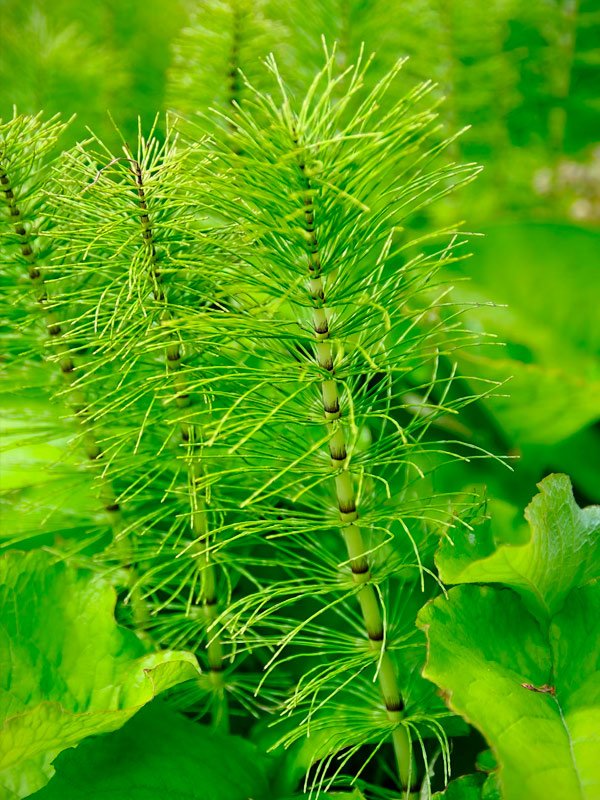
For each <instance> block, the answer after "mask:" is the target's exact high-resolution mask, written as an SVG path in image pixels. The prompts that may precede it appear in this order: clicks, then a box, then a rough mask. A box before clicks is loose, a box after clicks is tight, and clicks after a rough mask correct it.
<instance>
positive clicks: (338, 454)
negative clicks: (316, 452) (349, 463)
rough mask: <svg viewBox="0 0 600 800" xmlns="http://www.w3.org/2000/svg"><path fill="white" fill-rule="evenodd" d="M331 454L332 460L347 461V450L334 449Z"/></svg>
mask: <svg viewBox="0 0 600 800" xmlns="http://www.w3.org/2000/svg"><path fill="white" fill-rule="evenodd" d="M330 456H331V459H332V461H345V460H346V450H345V449H344V450H332V451H331V452H330Z"/></svg>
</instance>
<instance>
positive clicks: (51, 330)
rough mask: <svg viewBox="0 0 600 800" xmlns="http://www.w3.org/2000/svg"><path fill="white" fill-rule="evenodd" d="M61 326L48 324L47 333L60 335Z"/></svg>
mask: <svg viewBox="0 0 600 800" xmlns="http://www.w3.org/2000/svg"><path fill="white" fill-rule="evenodd" d="M61 330H62V329H61V327H60V325H49V326H48V333H49V334H50V336H60V334H61Z"/></svg>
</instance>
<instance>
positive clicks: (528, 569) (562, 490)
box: [436, 475, 600, 614]
mask: <svg viewBox="0 0 600 800" xmlns="http://www.w3.org/2000/svg"><path fill="white" fill-rule="evenodd" d="M538 487H539V489H540V493H539V494H537V495H536V496H535V497H534V498H533V500H532V501H531V503H530V504H529V505H528V506H527V508H526V510H525V518H526V519H527V521H528V523H529V530H530V533H529V538H528V540H526V541H525V542H524V541H523V531H521V530H520V529H519V528H518V527H516V526H515V527H512V528H511V527H510V526H509V524H506V525H504V526H503V533H502V535H503V538H504V540H503V541H496V542H494V541H493V533H494V531H493V529H492V528H490V527H489V526H487V527H486V526H479V527H478V528H476V529H475V532H471V531H466V532H463V531H459V532H457V534H456V536H455V537H454V541H453V543H452V542H449V541H447V540H446V541H444V542H443V543H442V545H441V547H440V549H439V551H438V553H437V556H436V563H437V566H438V569H439V572H440V576H441V578H442V580H443V581H445V582H446V583H502V584H505V585H506V586H510V587H511V588H513V589H514V590H515V591H517V592H519V594H521V595H522V596H523V598H524V599H525V601H526V602H527V604H528V605H529V607H530V608H534V609H536V610H539V611H541V612H542V613H544V614H552V613H554V612H555V611H557V610H558V609H559V608H560V606H561V605H562V603H563V601H564V598H565V597H566V595H567V594H568V592H569V591H570V590H571V589H573V588H576V587H578V586H582V585H584V584H585V583H587V582H588V581H589V580H591V579H592V578H597V577H599V575H600V552H599V551H600V506H589V507H588V508H584V509H581V508H579V506H578V505H577V504H576V502H575V500H574V498H573V492H572V489H571V483H570V481H569V478H568V477H567V476H566V475H549V476H548V477H547V478H544V480H543V481H541V482H540V483H539V484H538Z"/></svg>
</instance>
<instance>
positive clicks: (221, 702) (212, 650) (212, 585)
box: [125, 149, 229, 730]
mask: <svg viewBox="0 0 600 800" xmlns="http://www.w3.org/2000/svg"><path fill="white" fill-rule="evenodd" d="M125 153H126V155H127V160H128V162H129V164H130V168H131V172H132V174H133V177H134V180H135V185H136V191H137V197H138V204H139V207H140V225H141V231H142V239H143V246H144V247H145V249H146V252H147V254H148V264H149V269H150V278H151V280H152V296H153V298H154V300H155V301H156V302H157V303H160V304H161V305H162V306H163V310H162V317H161V319H162V321H163V322H168V321H171V320H173V319H174V315H173V313H172V312H171V310H170V309H169V304H168V297H167V293H166V291H165V289H164V287H163V285H162V276H161V274H160V268H159V265H158V257H157V252H156V243H155V240H154V233H153V230H152V223H151V220H150V214H149V209H148V202H147V198H146V189H145V185H144V174H143V171H142V166H141V164H140V163H139V161H137V160H136V159H134V158H133V157H132V155H131V153H130V152H129V151H128V150H127V149H126V150H125ZM166 338H167V343H166V348H165V360H166V366H167V370H168V372H169V375H170V376H171V379H172V381H173V388H174V393H175V402H176V403H177V406H178V407H179V408H188V407H189V406H191V404H192V399H191V396H190V394H189V391H188V387H187V384H186V381H185V378H184V376H183V373H182V353H181V347H180V344H179V341H178V339H177V337H176V335H174V334H171V333H167V334H166ZM180 433H181V438H182V441H183V442H184V444H185V445H186V446H187V448H188V463H187V471H188V485H189V486H190V487H191V490H190V506H191V513H190V527H191V529H192V533H193V535H194V537H195V539H196V540H197V544H196V546H195V547H194V548H192V553H193V554H194V555H195V557H196V559H197V563H198V570H199V573H200V602H201V605H202V611H203V615H204V619H205V626H206V631H207V633H208V631H209V630H210V627H211V625H212V624H213V622H214V621H215V620H216V618H217V616H218V614H217V604H218V596H217V576H216V571H215V565H214V563H213V561H212V560H211V558H210V552H209V536H210V531H209V528H208V519H207V510H206V502H205V499H204V497H203V495H202V492H198V491H197V486H198V484H199V483H201V482H202V479H203V478H204V470H203V468H202V462H201V459H200V458H199V456H198V455H197V454H195V452H194V451H196V450H197V447H198V441H199V439H198V433H199V432H198V429H197V426H196V425H194V424H192V423H188V422H181V423H180ZM206 655H207V660H208V667H209V675H210V680H211V683H212V686H213V691H214V698H215V703H213V705H212V721H213V725H214V727H215V728H219V729H221V730H228V729H229V706H228V702H227V695H226V693H225V683H224V680H223V671H224V669H225V665H224V657H223V643H222V640H221V636H220V635H219V633H216V634H214V635H213V636H212V637H210V638H209V642H208V645H207V648H206Z"/></svg>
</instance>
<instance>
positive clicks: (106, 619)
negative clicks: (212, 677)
mask: <svg viewBox="0 0 600 800" xmlns="http://www.w3.org/2000/svg"><path fill="white" fill-rule="evenodd" d="M115 599H116V596H115V592H114V589H113V588H112V587H111V586H110V585H109V584H107V583H106V582H105V581H104V580H102V579H101V578H99V577H97V576H95V575H94V574H93V573H90V572H88V571H84V570H76V569H73V568H71V567H68V566H66V565H65V564H63V563H54V559H52V557H51V556H49V555H48V554H47V553H45V552H43V551H32V552H30V553H26V554H24V553H20V552H9V553H7V554H6V555H5V556H4V557H3V558H2V559H1V560H0V675H1V676H2V677H1V679H0V680H1V683H0V723H1V724H2V728H1V729H0V796H2V797H3V798H7V799H11V800H12V798H20V797H26V796H27V795H29V794H31V793H32V792H33V791H35V790H36V789H39V788H41V787H42V786H43V785H44V784H45V783H46V782H47V781H48V780H49V778H50V777H51V776H52V774H53V767H52V762H53V761H54V759H55V757H56V756H57V755H58V753H60V752H61V751H62V750H64V749H65V748H67V747H73V746H75V745H77V744H78V743H79V742H80V741H81V740H82V739H83V738H85V737H86V736H90V735H92V734H96V733H102V732H105V731H112V730H115V729H117V728H119V727H121V726H122V725H123V724H124V723H125V722H126V721H127V720H128V719H129V718H130V717H131V716H132V715H133V714H135V712H136V711H137V710H138V709H139V708H141V707H142V706H143V705H145V704H146V703H148V702H149V701H150V700H152V698H153V697H155V696H156V695H157V694H158V693H159V692H162V691H164V690H165V689H168V688H169V687H171V686H173V685H175V684H177V683H180V682H181V681H184V680H188V679H190V678H194V677H195V676H196V675H197V674H198V672H197V665H196V661H195V658H194V657H193V656H192V655H190V654H188V653H180V652H172V651H161V652H155V653H145V652H144V647H143V645H142V644H141V642H140V641H139V639H138V638H137V636H136V635H135V634H134V633H132V632H131V631H128V630H126V629H124V628H120V627H119V626H117V624H116V622H115V619H114V613H113V612H114V605H115Z"/></svg>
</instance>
